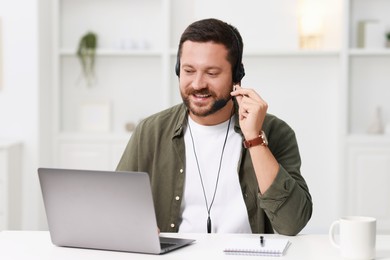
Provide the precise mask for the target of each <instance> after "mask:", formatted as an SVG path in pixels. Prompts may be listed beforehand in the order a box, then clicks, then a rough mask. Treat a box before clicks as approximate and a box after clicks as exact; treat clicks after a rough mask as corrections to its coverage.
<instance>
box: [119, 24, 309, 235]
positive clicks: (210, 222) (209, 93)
mask: <svg viewBox="0 0 390 260" xmlns="http://www.w3.org/2000/svg"><path fill="white" fill-rule="evenodd" d="M242 51H243V42H242V38H241V36H240V34H239V32H238V30H237V29H236V28H234V27H233V26H231V25H229V24H227V23H225V22H223V21H220V20H217V19H204V20H200V21H196V22H194V23H192V24H191V25H189V27H188V28H187V29H186V30H185V31H184V33H183V34H182V36H181V39H180V43H179V50H178V55H177V64H176V74H177V75H178V77H179V83H180V84H179V85H180V93H181V96H182V99H183V104H179V105H176V106H174V107H171V108H169V109H167V110H165V111H162V112H160V113H157V114H155V115H152V116H150V117H149V118H147V119H145V120H143V121H142V122H141V123H140V124H139V125H138V126H137V128H136V130H135V131H134V133H133V134H132V137H131V139H130V141H129V143H128V145H127V147H126V149H125V151H124V154H123V156H122V158H121V160H120V162H119V165H118V167H117V170H118V171H144V172H147V173H148V174H149V175H150V179H151V185H152V192H153V198H154V203H155V209H156V216H157V222H158V227H159V228H160V230H161V231H162V232H208V233H211V232H225V233H226V232H230V233H233V232H234V233H237V232H243V233H251V232H252V233H273V232H274V231H276V232H278V233H280V234H285V235H295V234H297V233H299V232H300V231H301V230H302V228H304V227H305V225H306V224H307V222H308V221H309V219H310V217H311V214H312V201H311V196H310V193H309V190H308V187H307V185H306V182H305V180H304V179H303V177H302V175H301V174H300V166H301V159H300V155H299V150H298V145H297V141H296V138H295V134H294V131H293V130H292V129H291V128H290V127H289V126H288V125H287V124H286V123H285V122H284V121H282V120H280V119H278V118H277V117H275V116H273V115H270V114H267V108H268V105H267V103H266V102H265V101H264V100H263V99H262V98H261V97H260V95H259V94H258V93H256V92H255V91H254V90H252V89H247V88H242V87H241V86H240V83H241V79H242V77H243V76H244V75H245V73H244V67H243V64H242V61H241V59H242ZM267 139H268V140H267Z"/></svg>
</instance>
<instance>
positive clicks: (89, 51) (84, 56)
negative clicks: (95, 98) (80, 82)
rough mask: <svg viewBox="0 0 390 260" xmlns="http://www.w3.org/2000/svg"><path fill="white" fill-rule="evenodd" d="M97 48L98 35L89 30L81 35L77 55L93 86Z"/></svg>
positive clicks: (84, 72) (89, 84) (88, 83)
mask: <svg viewBox="0 0 390 260" xmlns="http://www.w3.org/2000/svg"><path fill="white" fill-rule="evenodd" d="M96 48H97V35H96V34H95V33H93V32H88V33H87V34H85V35H84V36H83V37H81V39H80V42H79V46H78V49H77V56H78V58H79V60H80V63H81V66H82V74H83V76H84V77H85V80H86V81H87V85H88V86H92V85H93V82H94V78H95V55H96Z"/></svg>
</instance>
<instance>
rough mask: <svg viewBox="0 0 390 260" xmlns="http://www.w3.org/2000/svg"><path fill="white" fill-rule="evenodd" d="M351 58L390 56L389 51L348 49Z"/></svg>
mask: <svg viewBox="0 0 390 260" xmlns="http://www.w3.org/2000/svg"><path fill="white" fill-rule="evenodd" d="M348 53H349V55H351V56H390V49H385V48H383V49H350V50H349V52H348Z"/></svg>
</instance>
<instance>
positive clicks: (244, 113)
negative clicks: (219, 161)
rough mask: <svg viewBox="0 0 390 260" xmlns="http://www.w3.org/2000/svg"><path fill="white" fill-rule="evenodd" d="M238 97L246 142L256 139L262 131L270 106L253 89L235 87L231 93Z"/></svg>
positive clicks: (240, 120)
mask: <svg viewBox="0 0 390 260" xmlns="http://www.w3.org/2000/svg"><path fill="white" fill-rule="evenodd" d="M230 94H231V95H232V96H233V97H236V100H237V103H238V106H239V109H238V114H239V122H240V127H241V130H242V133H243V134H244V137H245V139H246V140H251V139H254V138H256V137H257V136H258V135H259V133H260V131H261V130H262V126H263V122H264V118H265V115H266V113H267V109H268V104H267V103H266V102H265V101H264V100H263V99H262V98H261V97H260V95H259V94H257V93H256V91H254V90H253V89H246V88H242V87H241V86H239V85H235V86H234V90H233V91H232V92H231V93H230Z"/></svg>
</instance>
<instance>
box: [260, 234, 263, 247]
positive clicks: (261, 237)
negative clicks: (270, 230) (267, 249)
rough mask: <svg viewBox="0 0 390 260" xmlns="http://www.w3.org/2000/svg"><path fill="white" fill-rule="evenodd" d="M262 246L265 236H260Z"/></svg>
mask: <svg viewBox="0 0 390 260" xmlns="http://www.w3.org/2000/svg"><path fill="white" fill-rule="evenodd" d="M260 245H261V246H264V237H263V236H260Z"/></svg>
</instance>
